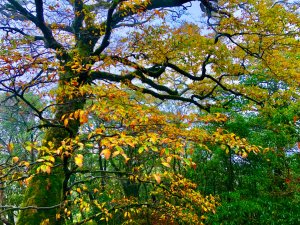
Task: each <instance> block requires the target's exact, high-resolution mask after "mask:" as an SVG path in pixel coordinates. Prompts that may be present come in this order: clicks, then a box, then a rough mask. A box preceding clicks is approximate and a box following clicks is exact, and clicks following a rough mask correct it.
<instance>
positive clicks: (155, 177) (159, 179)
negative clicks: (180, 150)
mask: <svg viewBox="0 0 300 225" xmlns="http://www.w3.org/2000/svg"><path fill="white" fill-rule="evenodd" d="M153 177H154V179H155V180H156V182H157V183H158V184H160V182H161V177H160V176H159V174H153Z"/></svg>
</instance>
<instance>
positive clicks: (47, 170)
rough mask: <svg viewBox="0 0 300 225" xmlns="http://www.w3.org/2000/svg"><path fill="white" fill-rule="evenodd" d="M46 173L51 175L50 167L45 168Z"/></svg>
mask: <svg viewBox="0 0 300 225" xmlns="http://www.w3.org/2000/svg"><path fill="white" fill-rule="evenodd" d="M46 172H47V173H48V174H50V173H51V167H50V166H47V167H46Z"/></svg>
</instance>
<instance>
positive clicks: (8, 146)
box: [7, 143, 14, 152]
mask: <svg viewBox="0 0 300 225" xmlns="http://www.w3.org/2000/svg"><path fill="white" fill-rule="evenodd" d="M13 149H14V144H13V143H9V144H8V145H7V150H8V151H9V152H12V150H13Z"/></svg>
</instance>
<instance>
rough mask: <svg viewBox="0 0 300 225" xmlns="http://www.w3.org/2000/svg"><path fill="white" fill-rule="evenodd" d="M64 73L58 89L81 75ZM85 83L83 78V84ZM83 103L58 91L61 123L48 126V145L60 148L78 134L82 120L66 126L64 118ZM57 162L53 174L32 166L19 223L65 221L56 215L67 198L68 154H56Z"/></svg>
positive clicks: (36, 224)
mask: <svg viewBox="0 0 300 225" xmlns="http://www.w3.org/2000/svg"><path fill="white" fill-rule="evenodd" d="M64 73H65V74H64V75H61V76H60V82H59V85H58V90H59V89H65V88H66V85H68V83H69V82H70V81H71V79H72V78H76V77H78V75H76V74H72V71H70V72H69V73H66V70H64ZM83 83H84V82H83V81H82V82H81V84H83ZM81 84H78V85H81ZM68 95H72V93H68ZM58 99H59V100H58ZM84 104H85V99H84V98H82V99H77V98H76V99H75V100H72V101H70V100H69V98H68V97H66V96H65V95H64V94H61V96H60V94H59V92H58V95H57V105H56V112H55V121H56V123H58V124H59V123H60V124H61V126H57V127H49V128H48V129H47V131H46V134H45V139H44V143H45V144H47V143H48V142H49V141H51V142H52V143H53V144H54V146H55V148H58V147H59V146H60V145H61V142H62V141H63V140H64V139H66V138H72V137H73V136H75V135H76V134H77V132H78V129H79V126H80V123H79V121H76V120H73V121H70V122H69V124H68V126H67V127H66V128H64V127H63V126H62V121H61V118H62V116H63V115H68V114H70V113H72V112H74V111H76V110H78V109H83V107H84ZM55 163H56V164H60V165H59V166H57V167H55V168H53V169H52V171H51V173H50V174H47V173H36V171H35V170H36V168H33V169H32V173H33V174H34V175H33V177H32V179H31V180H30V182H29V184H28V187H27V190H26V192H25V196H24V202H23V204H22V207H24V208H28V209H24V210H22V211H21V212H20V214H19V219H18V222H17V225H40V224H44V225H46V224H47V225H48V224H49V225H58V224H62V221H61V220H60V219H57V218H56V214H57V213H59V212H60V210H61V207H60V204H61V203H63V201H64V200H65V197H66V196H65V195H66V191H67V183H68V180H69V177H70V171H69V170H68V164H69V159H68V156H63V158H61V157H56V158H55Z"/></svg>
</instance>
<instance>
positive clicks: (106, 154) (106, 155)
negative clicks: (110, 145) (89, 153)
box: [101, 149, 111, 160]
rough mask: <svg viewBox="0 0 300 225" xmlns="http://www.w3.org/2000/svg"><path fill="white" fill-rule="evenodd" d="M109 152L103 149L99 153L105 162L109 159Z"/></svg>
mask: <svg viewBox="0 0 300 225" xmlns="http://www.w3.org/2000/svg"><path fill="white" fill-rule="evenodd" d="M110 154H111V151H110V150H109V149H104V150H102V152H101V155H104V158H105V159H106V160H107V159H109V158H110Z"/></svg>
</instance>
